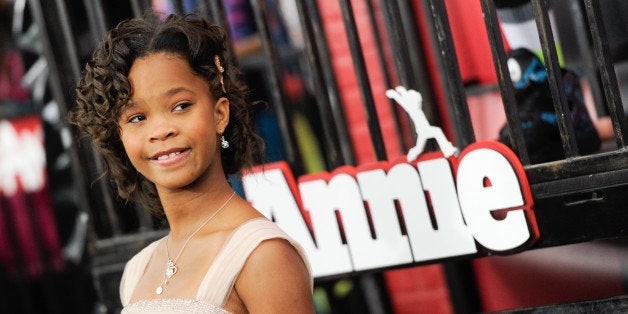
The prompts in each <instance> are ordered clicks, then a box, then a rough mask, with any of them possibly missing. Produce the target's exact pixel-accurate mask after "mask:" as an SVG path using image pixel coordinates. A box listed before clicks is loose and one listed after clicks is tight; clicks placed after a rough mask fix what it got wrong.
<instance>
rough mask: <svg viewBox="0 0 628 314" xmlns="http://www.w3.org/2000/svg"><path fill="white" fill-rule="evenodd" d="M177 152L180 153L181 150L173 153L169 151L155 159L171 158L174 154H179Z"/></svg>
mask: <svg viewBox="0 0 628 314" xmlns="http://www.w3.org/2000/svg"><path fill="white" fill-rule="evenodd" d="M179 154H181V152H174V153H170V154H168V155H161V156H159V157H157V160H164V159H168V158H172V157H174V156H176V155H179Z"/></svg>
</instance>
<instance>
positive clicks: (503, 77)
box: [481, 0, 530, 165]
mask: <svg viewBox="0 0 628 314" xmlns="http://www.w3.org/2000/svg"><path fill="white" fill-rule="evenodd" d="M481 5H482V13H483V14H484V23H485V24H486V31H487V33H488V40H489V43H490V46H491V54H492V55H493V65H494V66H495V72H496V73H497V77H498V82H499V89H500V91H501V95H502V101H503V103H504V111H505V112H506V118H507V120H508V131H509V133H510V145H511V146H512V149H513V151H514V152H515V153H517V154H518V155H519V159H520V160H521V163H522V164H523V165H529V164H530V157H529V155H528V149H527V148H526V144H525V140H524V137H523V129H522V127H521V118H520V117H519V111H518V110H517V102H516V100H515V95H514V92H513V90H514V87H513V84H512V80H511V79H510V72H509V71H508V65H507V64H506V52H505V51H504V42H503V41H502V34H501V30H500V27H499V21H498V19H497V10H496V8H495V2H494V0H482V1H481Z"/></svg>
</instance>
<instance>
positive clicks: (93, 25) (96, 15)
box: [83, 0, 107, 42]
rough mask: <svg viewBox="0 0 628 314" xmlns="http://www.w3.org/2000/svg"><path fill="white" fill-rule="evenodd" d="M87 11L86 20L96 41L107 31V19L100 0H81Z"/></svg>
mask: <svg viewBox="0 0 628 314" xmlns="http://www.w3.org/2000/svg"><path fill="white" fill-rule="evenodd" d="M83 4H84V5H85V11H87V22H88V23H89V29H90V30H91V33H92V37H93V38H94V42H97V41H98V40H100V39H101V38H103V37H104V36H105V34H106V33H107V20H106V18H105V13H104V11H103V8H102V1H101V0H83Z"/></svg>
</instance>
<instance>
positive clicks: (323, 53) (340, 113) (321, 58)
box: [297, 0, 356, 165]
mask: <svg viewBox="0 0 628 314" xmlns="http://www.w3.org/2000/svg"><path fill="white" fill-rule="evenodd" d="M297 3H300V1H297ZM304 4H305V6H304V7H306V8H307V9H308V13H309V15H308V16H306V17H305V18H309V20H310V21H309V24H310V25H311V26H312V31H313V32H314V34H313V36H314V38H313V41H314V42H315V43H316V48H317V51H316V52H315V55H316V56H317V60H318V62H320V67H321V72H322V77H323V81H324V83H325V89H324V90H325V92H326V96H327V98H328V101H329V106H330V111H331V117H332V119H333V124H334V126H335V130H336V134H337V137H338V139H337V140H338V144H339V145H340V153H341V156H342V161H338V162H332V164H334V163H340V162H341V163H342V164H346V165H355V164H356V161H355V153H354V151H353V145H352V144H351V139H350V137H349V131H348V130H347V126H346V120H345V115H344V110H343V108H342V103H341V101H340V93H339V91H338V86H337V85H336V78H335V76H334V71H333V68H334V67H333V64H332V61H331V57H330V55H329V48H328V46H327V38H326V37H325V31H324V29H323V28H322V27H321V25H322V20H321V16H320V13H319V10H318V4H317V1H316V0H305V1H304ZM306 23H307V21H306Z"/></svg>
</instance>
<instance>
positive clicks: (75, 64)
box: [55, 0, 81, 81]
mask: <svg viewBox="0 0 628 314" xmlns="http://www.w3.org/2000/svg"><path fill="white" fill-rule="evenodd" d="M55 8H56V9H57V14H58V16H57V17H58V21H57V22H58V23H57V24H56V25H58V26H59V27H60V28H61V35H62V36H63V42H64V44H65V45H64V46H65V47H64V48H65V51H64V55H63V56H64V60H66V61H68V62H67V63H68V64H69V68H70V70H71V71H72V78H74V79H75V80H76V81H78V80H79V78H80V76H81V69H80V66H79V57H78V54H77V52H76V45H75V44H74V43H75V41H74V34H73V33H72V29H71V26H70V17H69V16H68V10H67V9H66V7H65V3H64V2H63V0H56V1H55Z"/></svg>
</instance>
